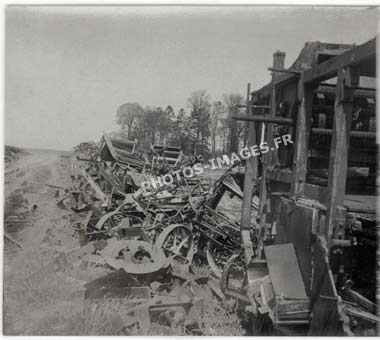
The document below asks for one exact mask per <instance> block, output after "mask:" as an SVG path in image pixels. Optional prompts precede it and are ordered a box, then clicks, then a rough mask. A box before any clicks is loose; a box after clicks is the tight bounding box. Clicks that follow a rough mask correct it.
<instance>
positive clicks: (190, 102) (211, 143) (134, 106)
mask: <svg viewBox="0 0 380 340" xmlns="http://www.w3.org/2000/svg"><path fill="white" fill-rule="evenodd" d="M242 104H244V100H243V97H242V96H241V95H240V94H236V93H230V94H224V95H223V96H222V100H217V101H213V102H212V101H211V97H210V95H209V94H208V93H207V91H206V90H198V91H194V92H193V93H192V94H191V95H190V97H189V98H188V99H187V105H186V107H185V108H181V109H179V110H178V111H177V112H175V111H174V109H173V107H172V106H171V105H168V106H167V107H166V108H165V109H162V108H161V107H151V106H146V107H144V108H143V107H142V106H141V105H140V104H139V103H133V102H129V103H125V104H122V105H120V106H119V108H118V109H117V112H116V123H117V124H118V125H119V126H120V131H119V132H118V133H117V135H118V136H119V137H122V138H126V139H129V140H134V139H137V140H138V141H139V144H140V146H141V147H143V148H149V146H150V145H153V144H160V145H173V146H179V147H181V149H182V151H183V152H184V153H186V154H188V155H194V154H201V155H203V156H204V157H211V156H212V157H215V156H216V155H217V154H220V153H226V152H228V153H230V152H236V151H237V150H238V147H239V140H240V138H241V137H242V136H244V140H246V129H245V124H244V123H242V122H238V121H237V120H235V119H232V116H233V115H235V114H238V113H239V112H240V110H241V105H242Z"/></svg>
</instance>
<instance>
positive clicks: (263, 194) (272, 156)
mask: <svg viewBox="0 0 380 340" xmlns="http://www.w3.org/2000/svg"><path fill="white" fill-rule="evenodd" d="M273 67H276V65H275V58H274V59H273ZM276 79H277V74H276V72H273V73H272V83H271V84H272V92H271V96H270V113H269V117H272V118H274V117H275V115H276ZM261 124H263V125H262V126H263V129H262V131H266V134H265V139H266V142H267V143H268V146H269V148H271V147H272V146H273V124H268V125H267V126H264V124H265V123H261ZM261 138H262V137H261ZM275 149H276V148H273V149H272V150H273V151H270V152H267V153H266V154H264V155H263V164H262V171H261V183H260V201H259V216H260V231H259V237H258V242H257V252H258V254H257V256H258V258H259V259H262V257H263V256H264V241H265V239H266V236H267V228H266V214H267V211H266V210H267V209H269V207H270V202H269V201H268V194H267V171H268V169H270V168H271V167H272V166H273V165H274V166H275V165H277V163H278V157H277V150H275Z"/></svg>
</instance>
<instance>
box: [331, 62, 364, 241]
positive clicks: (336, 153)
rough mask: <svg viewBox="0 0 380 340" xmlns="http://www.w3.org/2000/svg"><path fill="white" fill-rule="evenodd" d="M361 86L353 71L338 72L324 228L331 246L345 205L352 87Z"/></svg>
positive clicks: (341, 70)
mask: <svg viewBox="0 0 380 340" xmlns="http://www.w3.org/2000/svg"><path fill="white" fill-rule="evenodd" d="M358 83H359V74H358V72H356V71H355V70H353V69H352V68H347V69H343V68H341V69H339V70H338V79H337V86H336V93H335V112H334V121H333V135H332V139H331V148H330V162H329V177H328V195H327V214H326V225H325V235H326V239H327V241H328V245H329V246H330V245H331V244H332V238H333V233H334V228H335V227H336V224H337V219H338V214H339V211H338V206H343V203H344V195H345V189H346V179H347V163H348V151H349V144H350V130H351V120H352V108H353V99H354V91H353V87H355V86H357V85H358Z"/></svg>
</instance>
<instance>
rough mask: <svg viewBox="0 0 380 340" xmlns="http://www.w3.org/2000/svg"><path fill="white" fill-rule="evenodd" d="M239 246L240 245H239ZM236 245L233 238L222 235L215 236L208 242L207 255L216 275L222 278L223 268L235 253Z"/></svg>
mask: <svg viewBox="0 0 380 340" xmlns="http://www.w3.org/2000/svg"><path fill="white" fill-rule="evenodd" d="M238 246H239V245H238ZM233 249H236V245H233V243H232V239H231V238H228V237H222V236H220V235H218V236H215V237H213V240H212V239H210V240H209V241H208V242H207V248H206V257H207V263H208V265H209V266H210V268H211V270H212V272H213V273H214V275H215V276H216V277H217V278H218V279H220V278H221V277H222V273H223V268H224V267H225V266H226V264H227V262H228V261H229V260H230V258H231V256H233V254H234V250H233Z"/></svg>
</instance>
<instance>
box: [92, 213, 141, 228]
mask: <svg viewBox="0 0 380 340" xmlns="http://www.w3.org/2000/svg"><path fill="white" fill-rule="evenodd" d="M124 219H126V220H124ZM122 222H123V224H124V226H125V227H141V226H142V224H143V221H142V219H141V218H139V217H137V216H134V215H128V214H127V213H124V212H121V211H111V212H109V213H107V214H105V215H104V216H102V218H101V219H100V220H99V221H98V223H96V226H95V228H96V229H97V230H112V229H115V228H116V227H119V226H120V225H121V223H122Z"/></svg>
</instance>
